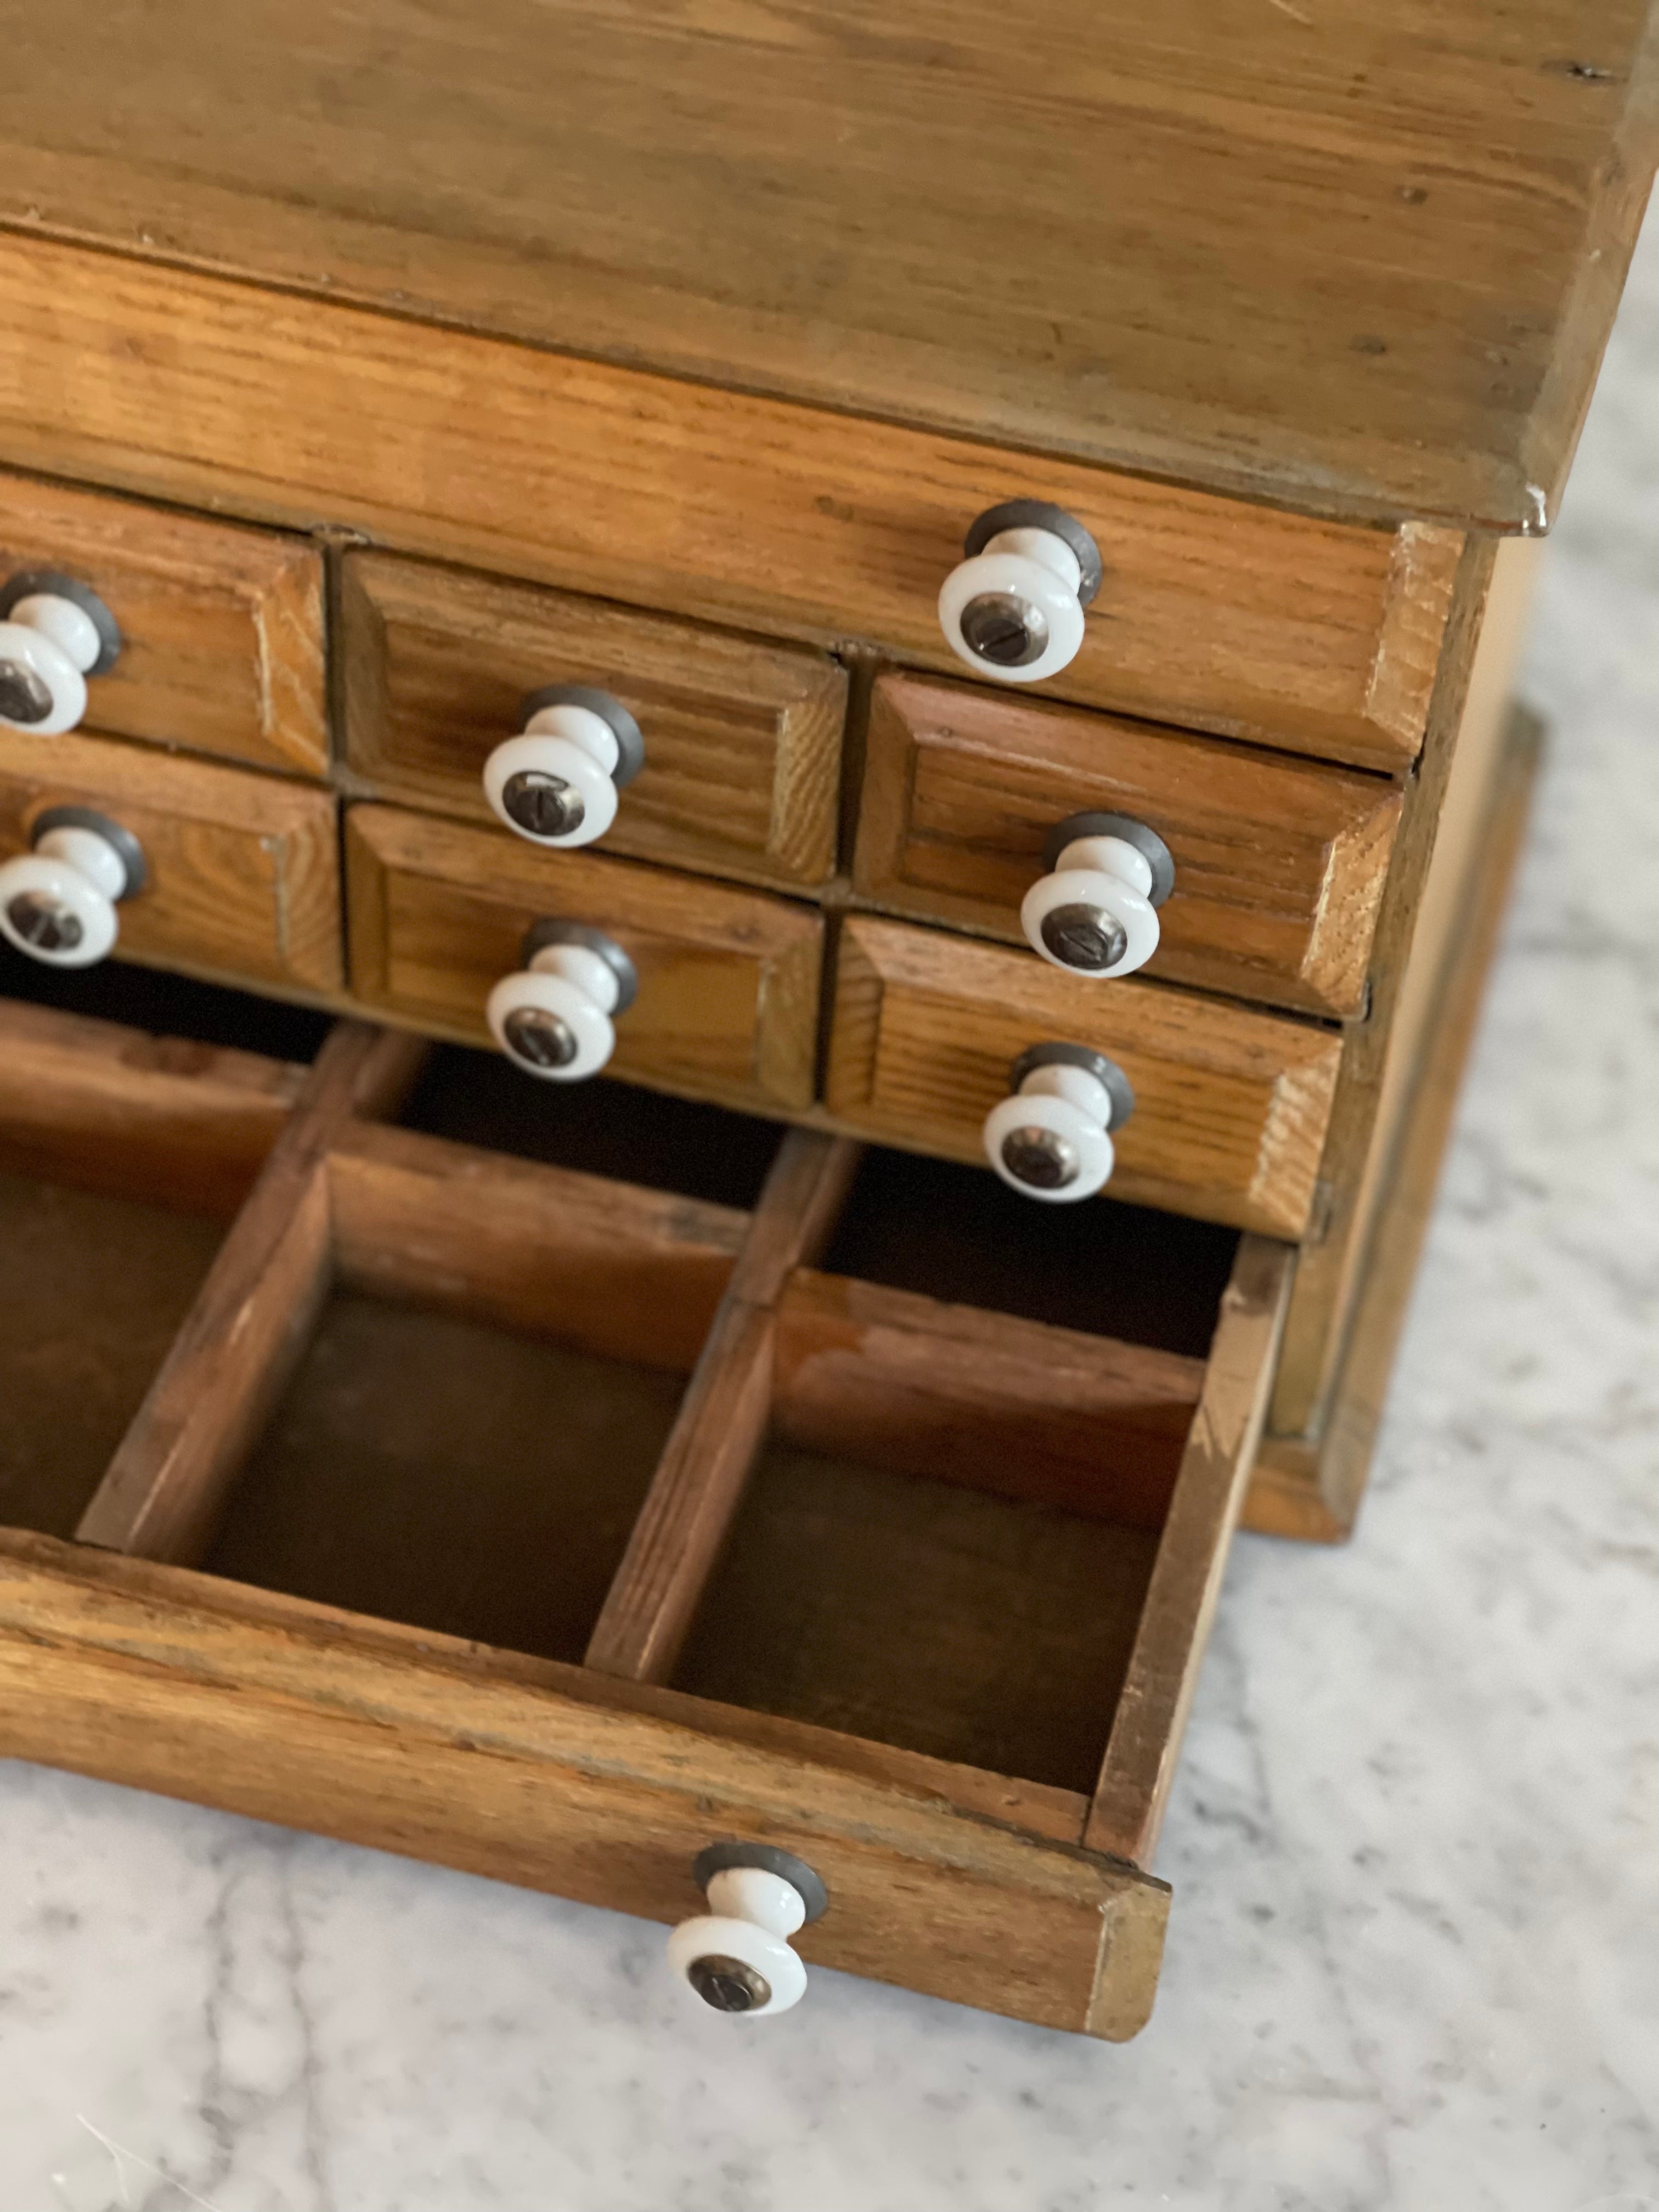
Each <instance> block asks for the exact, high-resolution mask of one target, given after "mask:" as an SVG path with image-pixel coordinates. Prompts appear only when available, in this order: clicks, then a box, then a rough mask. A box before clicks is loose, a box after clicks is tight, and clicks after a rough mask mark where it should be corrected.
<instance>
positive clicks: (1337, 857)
mask: <svg viewBox="0 0 1659 2212" xmlns="http://www.w3.org/2000/svg"><path fill="white" fill-rule="evenodd" d="M1400 805H1401V800H1400V793H1399V789H1398V787H1396V786H1395V785H1394V784H1393V783H1390V782H1388V781H1384V780H1383V778H1381V777H1379V776H1372V775H1357V774H1354V773H1352V772H1349V771H1344V770H1342V769H1334V768H1325V767H1322V766H1316V765H1314V764H1312V763H1309V762H1306V761H1298V760H1294V759H1291V758H1290V757H1287V756H1285V754H1282V753H1269V752H1261V751H1257V750H1255V749H1254V748H1252V747H1249V746H1245V745H1238V744H1218V743H1216V742H1215V741H1213V740H1212V739H1209V738H1196V737H1190V736H1187V735H1184V734H1183V733H1182V732H1177V731H1174V730H1164V729H1159V728H1157V727H1155V726H1152V725H1150V724H1147V723H1145V722H1127V721H1121V720H1117V719H1116V718H1115V717H1113V716H1109V715H1105V714H1068V713H1066V712H1065V711H1063V710H1061V709H1059V708H1052V707H1043V706H1038V705H1036V704H1033V703H1031V702H1026V701H1016V700H1013V699H1011V698H1008V697H1006V696H1003V697H998V696H994V695H992V694H990V693H988V692H987V691H985V690H977V689H974V688H971V687H969V686H967V685H963V684H931V683H926V682H921V681H916V680H912V679H909V678H902V677H884V678H882V680H881V681H880V682H879V683H878V684H877V686H876V690H875V696H874V700H873V702H872V710H871V716H870V734H869V744H868V755H867V764H866V769H865V775H864V793H863V803H862V808H861V811H860V817H859V829H858V844H857V848H856V852H855V854H854V878H853V879H854V888H855V889H856V890H857V891H858V892H859V893H860V896H863V897H864V898H866V899H868V900H870V901H871V902H873V903H875V904H877V905H878V906H883V907H886V908H891V909H893V910H894V911H896V912H897V913H900V914H911V915H916V916H918V917H919V918H920V919H922V920H924V921H944V922H951V923H955V924H957V925H959V926H960V927H964V928H968V929H974V930H982V931H985V932H987V933H990V934H992V935H994V936H998V937H1003V938H1006V939H1010V940H1011V941H1012V942H1013V943H1015V944H1019V943H1021V942H1023V941H1024V940H1023V938H1022V933H1021V927H1020V902H1021V901H1022V900H1023V899H1024V896H1025V894H1026V892H1027V891H1028V890H1030V887H1031V885H1032V884H1034V883H1036V881H1037V879H1038V878H1040V877H1041V876H1042V874H1043V873H1044V872H1045V857H1044V848H1045V845H1046V844H1047V842H1048V840H1049V839H1050V837H1051V835H1052V833H1054V831H1055V830H1056V829H1058V828H1059V825H1060V823H1063V822H1065V821H1066V819H1067V818H1068V817H1073V816H1076V815H1080V814H1085V813H1089V812H1099V813H1113V814H1118V815H1127V816H1129V817H1133V819H1134V820H1136V821H1138V822H1141V823H1146V826H1147V827H1148V828H1149V829H1153V830H1155V831H1156V832H1157V833H1158V836H1160V837H1161V838H1162V839H1163V841H1164V844H1165V845H1166V846H1167V847H1168V848H1169V852H1170V858H1171V860H1173V862H1174V889H1173V890H1171V891H1170V894H1169V896H1168V897H1167V899H1166V900H1165V902H1164V904H1163V905H1162V907H1161V908H1160V910H1159V914H1158V922H1159V936H1158V949H1157V951H1155V952H1154V953H1153V955H1152V958H1151V960H1150V961H1149V962H1148V963H1146V973H1147V974H1148V975H1156V976H1158V977H1160V978H1162V979H1163V980H1165V981H1170V982H1176V983H1194V984H1200V985H1203V986H1205V987H1208V988H1210V989H1213V990H1218V991H1225V992H1229V993H1231V994H1234V995H1236V996H1239V997H1243V998H1251V999H1261V1000H1267V1001H1268V1002H1269V1003H1270V1004H1272V1005H1274V1006H1291V1007H1295V1008H1298V1009H1302V1010H1304V1011H1306V1012H1313V1013H1318V1014H1326V1015H1339V1016H1341V1015H1351V1014H1353V1013H1356V1012H1358V1009H1359V1007H1360V1006H1361V1004H1362V1002H1363V999H1364V987H1365V974H1366V967H1367V963H1368V960H1369V957H1370V945H1371V937H1372V933H1373V932H1374V930H1375V928H1376V913H1377V908H1378V905H1379V903H1380V902H1381V899H1382V895H1383V880H1384V878H1385V877H1386V875H1387V872H1388V866H1389V854H1390V852H1391V851H1392V849H1393V845H1394V836H1395V829H1396V828H1397V827H1398V824H1399V820H1400Z"/></svg>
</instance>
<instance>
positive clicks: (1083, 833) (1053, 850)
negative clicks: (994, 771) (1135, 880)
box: [1042, 814, 1176, 906]
mask: <svg viewBox="0 0 1659 2212" xmlns="http://www.w3.org/2000/svg"><path fill="white" fill-rule="evenodd" d="M1080 837H1119V838H1121V840H1122V841H1123V842H1124V843H1125V844H1126V845H1133V847H1134V848H1135V850H1136V852H1137V853H1139V854H1140V856H1141V858H1142V859H1143V860H1145V861H1146V865H1147V866H1148V867H1149V868H1150V869H1151V870H1152V889H1151V890H1149V891H1148V892H1147V894H1146V896H1147V897H1148V898H1149V899H1150V900H1151V901H1152V904H1153V905H1154V906H1162V905H1163V903H1164V900H1165V899H1166V898H1168V897H1169V896H1170V892H1171V891H1172V890H1174V889H1175V876H1176V869H1175V855H1174V854H1172V853H1171V852H1170V848H1169V847H1168V846H1167V845H1166V844H1165V843H1164V840H1163V839H1162V838H1161V837H1160V836H1158V832H1157V830H1156V829H1150V828H1149V827H1148V826H1147V824H1146V823H1144V822H1137V821H1136V819H1135V817H1134V816H1133V814H1068V815H1067V816H1066V819H1065V820H1064V821H1063V822H1056V823H1055V824H1054V828H1053V829H1051V830H1050V831H1049V832H1048V836H1046V837H1045V838H1044V839H1043V841H1042V865H1043V866H1044V867H1045V868H1046V869H1047V870H1048V872H1049V874H1050V875H1052V874H1053V873H1054V870H1055V869H1056V868H1057V867H1058V866H1060V855H1061V854H1062V853H1064V852H1065V850H1066V847H1067V846H1068V845H1075V844H1076V843H1077V842H1078V840H1079V838H1080Z"/></svg>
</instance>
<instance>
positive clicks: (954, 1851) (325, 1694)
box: [0, 1533, 1169, 2039]
mask: <svg viewBox="0 0 1659 2212" xmlns="http://www.w3.org/2000/svg"><path fill="white" fill-rule="evenodd" d="M597 1680H598V1678H596V1677H594V1676H592V1675H591V1674H584V1673H583V1672H582V1670H578V1669H574V1668H554V1667H552V1666H544V1667H542V1668H537V1669H535V1670H533V1672H532V1671H531V1670H529V1669H527V1668H522V1667H520V1668H514V1667H513V1666H511V1665H510V1664H506V1665H503V1664H499V1663H498V1662H495V1660H494V1658H493V1656H492V1657H491V1658H490V1659H489V1660H485V1661H483V1662H482V1663H480V1662H477V1661H476V1660H475V1662H474V1663H472V1664H471V1665H468V1664H466V1663H465V1662H464V1661H463V1660H462V1659H461V1658H460V1657H459V1656H452V1655H451V1653H450V1652H449V1651H447V1650H445V1649H444V1648H443V1647H442V1646H441V1645H435V1644H433V1642H432V1641H431V1639H429V1638H416V1637H410V1636H400V1635H398V1633H397V1632H395V1631H380V1632H376V1631H374V1629H372V1628H371V1627H370V1626H368V1625H367V1624H360V1623H356V1622H354V1621H352V1620H350V1619H349V1617H347V1616H343V1615H341V1614H339V1613H331V1612H329V1611H328V1610H327V1609H325V1608H323V1607H313V1606H307V1605H304V1604H301V1603H300V1602H297V1601H293V1600H283V1599H280V1598H276V1597H274V1596H270V1595H264V1594H256V1593H251V1592H246V1591H243V1590H240V1589H235V1588H234V1587H231V1586H228V1585H226V1584H223V1583H214V1582H212V1581H211V1580H210V1579H209V1578H207V1577H202V1576H198V1575H191V1574H189V1573H186V1572H185V1571H182V1570H179V1569H176V1568H160V1567H156V1566H154V1565H149V1563H147V1562H143V1561H137V1560H125V1559H114V1558H110V1557H108V1556H104V1557H94V1556H93V1555H89V1554H87V1553H76V1551H74V1550H72V1549H70V1548H69V1547H64V1546H62V1545H55V1544H52V1543H51V1542H50V1541H47V1540H46V1539H43V1538H38V1537H29V1536H25V1535H21V1534H13V1533H8V1534H5V1535H4V1537H3V1539H0V1687H3V1696H0V1750H3V1751H4V1752H5V1753H6V1754H7V1755H9V1756H11V1757H16V1758H23V1759H41V1760H45V1761H47V1762H49V1763H52V1764H55V1765H60V1766H69V1767H71V1768H75V1769H78V1770H79V1771H82V1772H85V1773H89V1774H95V1775H99V1776H101V1777H103V1778H106V1779H107V1780H111V1781H116V1782H123V1783H126V1784H130V1785H131V1786H133V1787H136V1788H139V1789H146V1790H159V1791H161V1792H162V1793H164V1794H166V1795H170V1796H181V1797H188V1798H193V1799H196V1800H197V1801H205V1802H209V1803H211V1804H215V1805H218V1806H222V1807H223V1808H226V1809H228V1810H230V1811H234V1812H239V1813H242V1814H249V1815H251V1816H252V1817H253V1818H255V1819H259V1820H276V1821H280V1822H283V1823H284V1824H286V1825H288V1826H297V1827H308V1828H312V1829H314V1830H316V1831H318V1832H320V1833H322V1834H325V1835H332V1836H338V1837H342V1838H346V1839H348V1840H350V1841H353V1842H357V1843H362V1844H370V1845H374V1846H375V1847H378V1848H380V1849H382V1850H394V1851H400V1852H404V1853H408V1854H410V1855H412V1856H417V1857H423V1858H428V1859H434V1860H436V1861H438V1862H439V1863H441V1864H446V1865H451V1866H457V1867H460V1868H464V1869H467V1870H469V1871H471V1872H473V1873H477V1874H483V1875H494V1876H495V1877H496V1878H498V1879H502V1880H507V1881H519V1882H521V1883H523V1884H525V1885H526V1886H527V1887H532V1888H538V1889H544V1890H547V1891H550V1892H552V1893H555V1894H558V1895H563V1896H568V1897H572V1898H575V1899H580V1900H581V1901H583V1902H586V1903H592V1904H598V1905H609V1906H611V1907H613V1908H617V1909H620V1910H622V1911H630V1912H635V1913H641V1914H643V1915H645V1916H647V1917H652V1918H656V1919H659V1920H670V1921H671V1920H678V1919H679V1918H681V1917H684V1916H685V1915H686V1914H688V1913H690V1912H693V1911H696V1910H697V1898H698V1893H697V1891H696V1886H695V1885H694V1883H693V1882H692V1880H691V1862H692V1859H693V1858H694V1857H696V1853H697V1851H698V1850H700V1849H701V1848H702V1845H703V1844H705V1843H707V1842H708V1841H710V1840H711V1839H713V1838H716V1837H727V1836H739V1837H746V1838H753V1839H755V1840H757V1841H765V1842H770V1843H775V1844H781V1845H783V1846H784V1847H785V1848H787V1849H788V1850H794V1851H797V1852H799V1854H800V1855H801V1856H802V1857H805V1858H806V1859H807V1860H809V1861H810V1862H811V1864H812V1865H814V1866H815V1867H816V1868H817V1869H818V1870H819V1872H820V1873H821V1874H822V1875H823V1878H824V1880H825V1881H826V1882H827V1884H828V1886H829V1894H830V1897H831V1899H832V1905H831V1910H830V1911H829V1912H828V1913H827V1914H826V1915H825V1916H824V1917H823V1920H821V1921H819V1922H817V1923H815V1924H814V1926H813V1927H812V1928H811V1929H808V1930H806V1931H805V1932H804V1933H803V1935H802V1936H801V1938H800V1939H799V1941H800V1948H801V1950H802V1951H803V1953H804V1954H805V1955H806V1957H807V1958H808V1959H809V1960H817V1961H819V1962H821V1963H823V1965H825V1966H839V1967H842V1968H844V1969H846V1970H847V1971H848V1972H854V1973H863V1974H867V1975H869V1976H871V1977H872V1978H875V1979H878V1980H883V1981H890V1982H897V1983H900V1984H903V1985H905V1986H907V1987H909V1988H913V1989H917V1990H923V1991H925V1992H927V1994H930V1995H933V1996H944V1997H948V1998H951V1999H953V2000H955V2001H956V2002H960V2003H966V2004H979V2005H982V2006H984V2007H985V2008H987V2009H994V2010H998V2011H1001V2012H1006V2013H1012V2014H1013V2015H1017V2016H1018V2017H1021V2018H1027V2019H1030V2020H1034V2021H1039V2022H1041V2023H1042V2024H1045V2025H1048V2026H1051V2027H1068V2028H1072V2029H1075V2030H1082V2031H1084V2032H1086V2033H1092V2034H1096V2035H1100V2036H1105V2037H1108V2038H1110V2039H1123V2038H1125V2037H1127V2036H1130V2035H1133V2033H1135V2032H1136V2031H1137V2029H1138V2028H1139V2027H1141V2026H1143V2025H1144V2023H1145V2021H1146V2015H1147V2012H1148V2010H1149V2009H1150V2007H1151V2002H1152V1991H1153V1988H1154V1986H1155V1983H1156V1978H1157V1969H1158V1954H1159V1950H1160V1948H1161V1934H1162V1927H1163V1922H1164V1916H1165V1913H1166V1911H1167V1909H1168V1894H1169V1893H1168V1891H1167V1890H1166V1889H1165V1887H1164V1885H1163V1884H1162V1883H1158V1882H1155V1881H1152V1880H1150V1879H1149V1878H1148V1877H1147V1876H1146V1875H1141V1874H1139V1873H1137V1872H1135V1871H1134V1870H1133V1869H1130V1868H1127V1867H1124V1866H1121V1865H1119V1864H1116V1863H1113V1862H1110V1861H1107V1860H1103V1859H1100V1858H1098V1857H1092V1856H1090V1855H1088V1854H1085V1853H1081V1852H1079V1851H1078V1850H1075V1849H1074V1848H1070V1849H1068V1848H1066V1847H1065V1846H1062V1845H1056V1844H1048V1843H1046V1842H1043V1841H1042V1840H1040V1839H1038V1838H1033V1837H1031V1836H1029V1835H1021V1834H1018V1833H1017V1832H1013V1831H1012V1830H1010V1829H1009V1828H1008V1827H1006V1826H1003V1825H1002V1824H1000V1823H998V1822H996V1821H992V1820H979V1819H975V1818H974V1817H972V1816H969V1815H966V1814H963V1813H961V1812H958V1811H957V1810H956V1809H955V1808H952V1807H951V1806H950V1805H949V1804H948V1803H946V1802H940V1801H939V1799H937V1798H933V1797H929V1796H924V1795H922V1794H921V1793H920V1792H913V1791H910V1790H905V1789H903V1788H901V1787H897V1786H895V1785H893V1784H890V1783H887V1782H884V1781H882V1780H878V1779H872V1778H868V1777H866V1776H863V1775H860V1774H857V1773H852V1772H848V1771H840V1770H837V1769H836V1768H835V1767H834V1766H832V1765H814V1764H811V1763H809V1762H808V1761H806V1760H805V1759H800V1758H799V1757H790V1756H787V1754H784V1753H779V1752H776V1751H773V1750H768V1749H762V1748H756V1747H750V1746H749V1745H746V1744H743V1743H732V1742H725V1741H721V1740H720V1738H719V1737H718V1736H716V1735H713V1734H709V1733H700V1732H697V1731H696V1730H694V1729H690V1728H688V1727H686V1726H684V1725H677V1724H675V1723H673V1722H671V1721H667V1720H665V1719H662V1718H660V1717H658V1716H657V1715H656V1714H655V1713H653V1712H647V1711H633V1710H629V1709H628V1707H627V1705H626V1704H625V1703H623V1704H620V1705H607V1704H605V1703H601V1702H599V1701H598V1699H596V1698H595V1696H594V1694H593V1686H596V1684H597ZM566 1685H568V1690H567V1688H566V1687H565V1686H566ZM620 1687H622V1686H619V1688H620Z"/></svg>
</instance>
